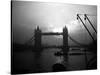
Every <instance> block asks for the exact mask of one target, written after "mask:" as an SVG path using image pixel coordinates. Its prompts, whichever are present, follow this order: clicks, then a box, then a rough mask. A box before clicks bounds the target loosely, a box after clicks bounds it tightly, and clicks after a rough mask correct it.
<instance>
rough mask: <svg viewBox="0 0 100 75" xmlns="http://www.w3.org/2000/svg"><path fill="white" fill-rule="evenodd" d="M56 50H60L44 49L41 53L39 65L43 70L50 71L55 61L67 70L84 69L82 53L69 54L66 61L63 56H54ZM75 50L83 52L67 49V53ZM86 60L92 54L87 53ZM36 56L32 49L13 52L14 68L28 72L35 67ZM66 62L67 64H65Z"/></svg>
mask: <svg viewBox="0 0 100 75" xmlns="http://www.w3.org/2000/svg"><path fill="white" fill-rule="evenodd" d="M57 51H61V50H60V49H45V50H43V52H42V53H41V56H40V57H39V58H38V59H39V65H40V66H41V70H42V71H43V72H50V71H52V66H53V64H55V63H61V64H64V66H66V67H67V69H68V70H81V69H85V67H86V64H85V63H86V62H85V56H84V55H69V56H68V62H65V61H64V57H63V56H58V57H57V56H55V55H54V53H55V52H57ZM75 52H79V53H80V52H83V51H69V53H75ZM87 56H88V60H89V59H91V58H92V55H87ZM36 59H37V58H35V53H34V52H32V51H24V52H15V53H14V64H15V65H14V67H15V69H16V70H22V69H23V68H24V69H27V70H29V71H30V72H31V71H33V69H35V66H36V63H35V61H36ZM66 63H67V65H66Z"/></svg>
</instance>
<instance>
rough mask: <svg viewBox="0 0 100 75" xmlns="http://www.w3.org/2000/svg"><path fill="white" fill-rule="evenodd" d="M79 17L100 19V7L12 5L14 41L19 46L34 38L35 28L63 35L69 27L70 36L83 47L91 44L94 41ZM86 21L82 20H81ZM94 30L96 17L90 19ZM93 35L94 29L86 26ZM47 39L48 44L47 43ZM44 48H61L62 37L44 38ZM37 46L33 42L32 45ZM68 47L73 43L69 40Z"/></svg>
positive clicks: (25, 3)
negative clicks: (99, 12)
mask: <svg viewBox="0 0 100 75" xmlns="http://www.w3.org/2000/svg"><path fill="white" fill-rule="evenodd" d="M76 14H90V15H97V7H96V6H90V5H73V4H66V3H49V2H48V3H47V2H31V1H29V2H28V1H27V2H25V1H13V3H12V28H13V40H14V42H16V43H25V42H27V41H28V40H29V39H30V38H31V37H32V36H33V35H34V29H35V28H36V26H39V27H40V28H41V30H42V31H43V32H48V31H51V32H61V31H62V28H63V27H64V26H65V25H66V26H67V27H68V31H69V35H70V36H72V37H73V39H75V40H77V41H78V42H80V43H83V44H88V43H90V42H91V41H92V39H91V37H90V36H89V35H88V33H87V31H86V30H85V28H84V26H83V25H82V23H81V22H80V21H78V20H77V19H76V18H77V16H76ZM81 18H83V16H81ZM89 18H90V20H91V22H92V23H93V25H94V27H95V28H96V27H97V19H96V18H97V17H96V16H89ZM86 25H87V27H88V28H89V30H90V32H91V33H92V34H93V36H95V34H94V31H93V29H92V28H91V27H90V25H89V23H88V22H86ZM44 39H45V40H44ZM42 41H43V43H44V44H46V43H47V44H52V42H53V44H56V43H57V44H59V45H60V44H62V43H61V42H62V37H61V36H58V37H56V36H54V37H43V38H42ZM33 42H34V41H33ZM69 44H70V45H74V43H73V42H72V41H71V40H70V39H69Z"/></svg>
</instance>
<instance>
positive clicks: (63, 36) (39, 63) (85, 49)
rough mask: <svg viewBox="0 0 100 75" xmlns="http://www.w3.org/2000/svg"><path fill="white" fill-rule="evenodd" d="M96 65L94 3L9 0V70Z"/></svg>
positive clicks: (37, 70) (62, 69)
mask: <svg viewBox="0 0 100 75" xmlns="http://www.w3.org/2000/svg"><path fill="white" fill-rule="evenodd" d="M96 69H97V6H96V5H81V4H67V3H57V2H37V1H17V0H11V74H34V73H48V72H49V73H52V72H68V71H82V70H96Z"/></svg>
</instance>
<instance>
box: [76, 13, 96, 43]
mask: <svg viewBox="0 0 100 75" xmlns="http://www.w3.org/2000/svg"><path fill="white" fill-rule="evenodd" d="M77 17H78V18H79V19H80V21H81V22H82V24H83V26H84V27H85V29H86V30H87V32H88V33H89V35H90V36H91V38H92V40H93V41H95V40H94V38H93V36H92V34H91V33H90V31H89V30H88V28H87V27H86V25H85V24H84V22H83V21H82V19H81V18H80V16H79V14H77Z"/></svg>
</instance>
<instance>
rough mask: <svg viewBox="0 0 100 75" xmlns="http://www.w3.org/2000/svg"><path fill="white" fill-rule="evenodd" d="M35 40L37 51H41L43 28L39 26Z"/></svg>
mask: <svg viewBox="0 0 100 75" xmlns="http://www.w3.org/2000/svg"><path fill="white" fill-rule="evenodd" d="M34 38H35V39H34V41H35V44H34V46H35V49H36V51H38V52H40V51H41V30H40V29H39V26H38V27H37V28H36V29H35V35H34Z"/></svg>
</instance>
